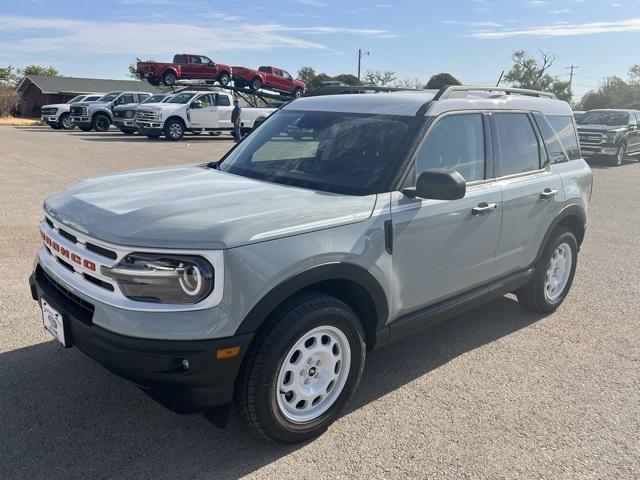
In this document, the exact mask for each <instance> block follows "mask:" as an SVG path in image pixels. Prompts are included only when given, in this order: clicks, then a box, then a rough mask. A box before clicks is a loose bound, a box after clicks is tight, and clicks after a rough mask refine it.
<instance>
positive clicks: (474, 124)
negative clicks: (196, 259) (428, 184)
mask: <svg viewBox="0 0 640 480" xmlns="http://www.w3.org/2000/svg"><path fill="white" fill-rule="evenodd" d="M484 159H485V145H484V127H483V122H482V115H481V114H479V113H470V114H460V115H449V116H446V117H443V118H442V119H440V120H437V123H436V124H435V125H434V126H433V128H432V129H431V131H430V132H429V136H428V137H427V139H426V140H425V141H424V143H423V144H422V146H421V147H420V149H419V150H418V153H417V156H416V177H417V176H418V175H420V174H421V173H422V172H423V171H425V170H428V169H432V168H446V169H452V170H457V171H458V173H459V174H460V175H462V176H463V177H464V179H465V180H466V181H467V182H473V181H475V180H483V179H484V166H485V160H484Z"/></svg>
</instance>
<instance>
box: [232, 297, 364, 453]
mask: <svg viewBox="0 0 640 480" xmlns="http://www.w3.org/2000/svg"><path fill="white" fill-rule="evenodd" d="M317 327H329V328H334V329H337V330H338V331H340V332H341V333H342V334H343V335H344V337H345V338H346V339H347V341H348V344H349V347H350V352H351V356H350V366H349V370H348V372H345V375H346V379H345V377H343V380H344V381H345V383H344V386H343V388H342V390H341V391H339V392H337V393H336V394H335V395H336V397H335V398H334V399H333V401H332V403H330V404H327V405H326V407H327V410H326V411H324V412H323V413H320V412H319V415H318V416H317V417H316V418H314V419H311V420H310V421H307V422H304V423H294V422H292V421H291V420H289V419H288V418H287V417H286V416H285V415H284V414H283V413H282V411H281V409H280V407H279V406H278V398H277V395H279V394H281V393H284V392H278V391H277V390H278V386H277V382H278V374H279V372H280V369H281V367H282V365H283V364H284V362H285V361H287V360H288V359H287V358H285V356H287V353H289V351H290V349H291V348H292V347H293V346H294V345H295V343H296V342H297V341H299V340H300V339H301V338H302V337H303V336H304V335H305V334H306V333H308V332H310V331H311V330H313V329H314V328H317ZM295 355H296V354H295V353H294V356H295ZM365 356H366V345H365V341H364V332H363V330H362V325H361V323H360V321H359V320H358V317H357V316H356V314H355V313H354V312H353V310H352V309H351V308H349V306H348V305H346V304H345V303H344V302H342V301H340V300H338V299H337V298H334V297H331V296H329V295H324V294H321V293H315V292H309V293H305V294H301V295H298V296H296V297H293V298H292V299H290V300H288V301H287V302H285V303H284V304H283V305H281V306H280V307H278V309H276V311H275V312H274V313H273V314H272V315H271V316H270V318H269V319H268V320H267V324H266V325H265V326H264V328H261V330H260V332H259V333H258V334H257V336H256V339H255V340H254V342H253V343H252V345H251V347H250V349H249V351H248V352H247V355H246V357H245V360H244V362H243V367H242V370H241V372H240V374H239V376H238V380H237V383H236V392H235V403H236V406H237V407H238V409H239V411H240V413H241V415H242V416H243V417H244V418H245V420H246V421H247V422H248V423H249V424H250V425H251V426H253V427H254V428H255V429H256V430H257V431H258V432H259V433H261V434H262V435H264V436H265V437H267V438H269V439H271V440H274V441H276V442H281V443H296V442H303V441H305V440H308V439H310V438H313V437H316V436H318V435H320V434H322V433H323V432H324V431H325V430H326V429H327V428H328V427H329V425H331V423H333V422H334V421H335V420H336V419H337V418H338V416H339V415H340V413H341V412H342V410H343V409H344V407H345V406H346V404H347V403H348V402H349V400H350V399H351V397H352V396H353V393H354V392H355V390H356V388H357V386H358V383H359V382H360V378H361V376H362V370H363V368H364V363H365ZM304 365H306V364H304ZM312 365H313V364H312ZM318 365H319V363H318ZM294 368H297V367H294ZM306 368H307V367H306V366H305V369H306ZM312 368H313V370H314V371H316V370H315V367H312ZM338 368H339V367H338ZM311 370H312V369H311V368H309V369H308V370H306V371H305V373H306V374H308V375H313V373H311ZM317 372H318V373H319V372H320V368H318V370H317ZM318 373H316V378H317V374H318ZM329 373H330V372H329ZM300 375H303V373H302V371H301V372H300ZM296 379H297V376H296ZM312 380H313V378H312ZM298 381H301V380H298ZM305 383H306V380H305ZM331 388H332V387H331V384H330V385H329V386H327V390H326V391H327V392H330V391H331V390H330V389H331ZM314 402H315V400H314ZM296 408H297V407H296Z"/></svg>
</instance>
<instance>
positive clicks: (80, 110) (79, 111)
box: [71, 107, 87, 115]
mask: <svg viewBox="0 0 640 480" xmlns="http://www.w3.org/2000/svg"><path fill="white" fill-rule="evenodd" d="M86 110H87V109H86V108H85V107H71V115H86Z"/></svg>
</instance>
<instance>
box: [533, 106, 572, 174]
mask: <svg viewBox="0 0 640 480" xmlns="http://www.w3.org/2000/svg"><path fill="white" fill-rule="evenodd" d="M533 118H534V120H535V122H536V125H538V129H539V130H540V134H541V135H542V139H543V141H544V148H545V150H546V152H547V156H548V158H549V163H551V164H554V163H560V162H566V161H567V160H568V159H569V158H568V156H567V154H566V152H565V149H564V146H563V145H562V142H561V141H560V139H559V138H558V135H557V134H556V131H555V130H554V129H553V127H552V126H551V124H550V123H549V121H548V120H547V119H546V117H545V116H544V115H543V114H541V113H534V114H533Z"/></svg>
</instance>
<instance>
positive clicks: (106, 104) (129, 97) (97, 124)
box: [70, 92, 151, 132]
mask: <svg viewBox="0 0 640 480" xmlns="http://www.w3.org/2000/svg"><path fill="white" fill-rule="evenodd" d="M150 96H151V94H150V93H147V92H109V93H107V94H105V95H103V96H102V97H100V99H99V100H98V101H96V102H91V103H87V102H78V103H74V104H72V105H71V108H70V114H71V121H72V123H73V125H74V126H77V127H78V128H79V129H80V130H82V131H83V132H88V131H90V130H95V131H96V132H106V131H107V130H109V128H111V124H112V123H113V120H114V119H113V110H114V109H115V108H116V107H117V106H119V105H132V104H138V103H141V102H144V101H145V100H146V99H147V98H149V97H150Z"/></svg>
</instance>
